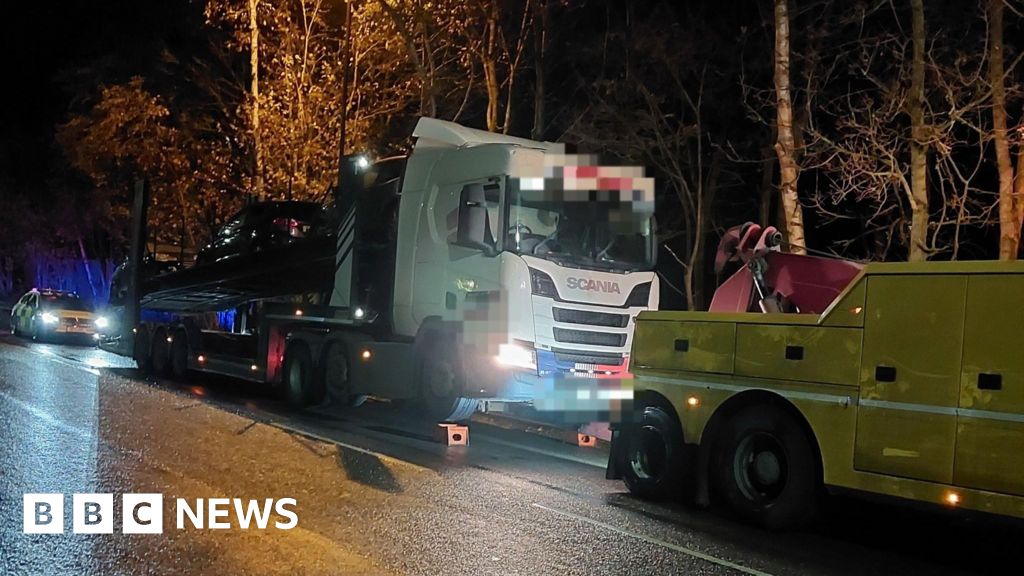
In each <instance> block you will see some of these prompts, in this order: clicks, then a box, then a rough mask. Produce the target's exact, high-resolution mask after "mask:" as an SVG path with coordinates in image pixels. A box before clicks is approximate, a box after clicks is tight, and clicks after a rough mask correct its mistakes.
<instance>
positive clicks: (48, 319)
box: [39, 312, 60, 324]
mask: <svg viewBox="0 0 1024 576" xmlns="http://www.w3.org/2000/svg"><path fill="white" fill-rule="evenodd" d="M39 317H40V318H42V319H43V324H56V323H57V321H58V320H60V318H58V317H57V316H55V315H54V314H51V313H50V312H43V313H42V314H40V315H39Z"/></svg>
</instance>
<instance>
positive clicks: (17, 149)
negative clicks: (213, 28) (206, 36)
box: [0, 0, 202, 189]
mask: <svg viewBox="0 0 1024 576" xmlns="http://www.w3.org/2000/svg"><path fill="white" fill-rule="evenodd" d="M201 11H202V7H201V4H200V3H197V2H193V1H191V0H135V1H133V0H63V1H57V2H10V3H8V4H7V5H5V6H4V15H3V17H2V18H0V21H2V24H0V26H2V28H0V37H2V38H3V43H4V47H3V52H2V53H3V54H4V58H5V59H6V60H7V62H5V63H4V70H5V71H6V72H7V77H6V79H5V81H4V82H3V85H4V88H3V89H2V90H0V93H2V96H0V97H2V104H0V181H4V180H6V181H7V182H8V184H13V185H14V186H15V187H17V188H22V189H24V188H32V187H33V186H35V185H38V184H39V182H40V180H41V179H42V178H44V177H45V175H44V173H45V171H46V169H47V166H48V165H49V164H50V163H51V160H52V159H53V158H54V155H55V154H57V153H58V152H57V151H56V150H55V148H54V144H53V133H54V126H55V125H56V124H57V123H59V122H62V121H63V120H64V119H65V118H66V116H67V112H68V109H69V106H70V105H72V104H73V102H74V101H75V100H76V98H88V97H89V96H90V94H89V93H88V91H87V89H86V88H85V87H88V86H91V85H95V83H96V82H97V78H99V79H100V80H101V81H106V82H113V81H117V80H118V79H121V78H124V77H127V76H130V75H132V74H136V73H143V72H145V70H146V68H148V67H151V66H153V64H154V62H155V60H156V57H157V56H158V55H159V53H160V50H161V49H162V48H163V47H164V46H171V47H174V48H175V49H178V48H181V47H184V46H187V45H188V44H189V42H190V41H191V42H193V43H194V38H192V35H193V34H194V32H195V30H196V26H195V25H196V23H197V22H198V18H201ZM83 67H89V68H90V69H91V70H94V71H96V72H98V74H99V75H98V76H95V75H91V76H90V77H89V79H88V80H85V79H84V78H83V79H81V80H80V81H79V82H80V85H81V87H80V88H76V87H75V78H76V74H75V73H74V71H75V70H78V69H81V68H83Z"/></svg>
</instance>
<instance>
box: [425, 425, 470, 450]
mask: <svg viewBox="0 0 1024 576" xmlns="http://www.w3.org/2000/svg"><path fill="white" fill-rule="evenodd" d="M434 436H435V437H436V438H437V441H438V442H441V443H442V444H445V445H447V446H466V445H468V444H469V426H462V425H461V424H447V423H441V424H438V425H437V430H436V431H435V434H434Z"/></svg>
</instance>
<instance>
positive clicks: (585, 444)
mask: <svg viewBox="0 0 1024 576" xmlns="http://www.w3.org/2000/svg"><path fill="white" fill-rule="evenodd" d="M576 444H577V445H579V447H580V448H593V447H595V446H597V436H591V435H590V434H584V433H582V432H578V433H577V434H576Z"/></svg>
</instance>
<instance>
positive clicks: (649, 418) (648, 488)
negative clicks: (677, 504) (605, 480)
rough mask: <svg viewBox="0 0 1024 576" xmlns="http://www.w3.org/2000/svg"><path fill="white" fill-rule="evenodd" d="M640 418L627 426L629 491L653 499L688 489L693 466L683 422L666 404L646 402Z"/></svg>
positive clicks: (625, 465)
mask: <svg viewBox="0 0 1024 576" xmlns="http://www.w3.org/2000/svg"><path fill="white" fill-rule="evenodd" d="M636 417H637V420H638V421H637V422H635V423H633V425H631V426H629V427H626V428H624V429H623V432H624V433H625V438H623V440H624V441H625V445H626V450H625V455H624V458H623V465H622V479H623V481H625V483H626V487H627V488H629V491H630V492H632V493H633V494H636V495H637V496H639V497H641V498H645V499H649V500H667V499H670V498H673V497H678V496H681V495H682V494H683V493H684V488H685V484H686V475H687V472H688V471H689V469H690V466H689V462H688V460H689V459H688V457H687V453H686V449H685V446H684V444H683V433H682V431H681V429H680V427H679V422H678V421H676V419H675V417H673V415H672V414H671V413H670V412H669V411H668V410H667V409H666V408H665V407H663V406H658V405H649V406H644V407H643V409H642V410H641V411H639V412H638V414H637V416H636Z"/></svg>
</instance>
